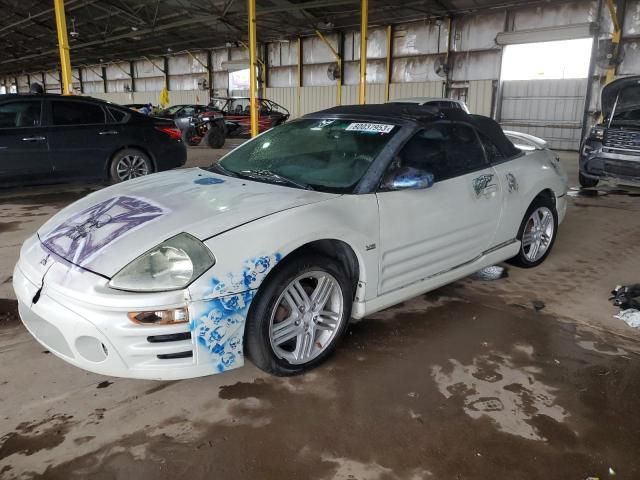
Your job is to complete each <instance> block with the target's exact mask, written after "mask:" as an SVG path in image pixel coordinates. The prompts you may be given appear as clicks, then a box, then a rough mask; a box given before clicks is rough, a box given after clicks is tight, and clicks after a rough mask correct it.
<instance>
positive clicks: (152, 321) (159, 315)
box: [127, 307, 189, 325]
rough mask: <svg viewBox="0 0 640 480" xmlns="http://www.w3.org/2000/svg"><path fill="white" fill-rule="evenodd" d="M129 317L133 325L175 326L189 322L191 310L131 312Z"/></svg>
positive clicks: (174, 309)
mask: <svg viewBox="0 0 640 480" xmlns="http://www.w3.org/2000/svg"><path fill="white" fill-rule="evenodd" d="M127 316H128V317H129V320H131V321H132V322H133V323H138V324H140V325H175V324H176V323H187V322H188V321H189V310H187V309H186V308H184V307H182V308H173V309H171V310H155V311H151V312H129V313H128V314H127Z"/></svg>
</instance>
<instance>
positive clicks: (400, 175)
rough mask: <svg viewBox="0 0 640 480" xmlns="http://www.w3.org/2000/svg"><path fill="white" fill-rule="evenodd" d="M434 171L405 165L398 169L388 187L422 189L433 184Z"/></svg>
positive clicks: (393, 188) (392, 188)
mask: <svg viewBox="0 0 640 480" xmlns="http://www.w3.org/2000/svg"><path fill="white" fill-rule="evenodd" d="M433 180H434V178H433V173H431V172H426V171H424V170H418V169H417V168H411V167H405V168H401V169H399V170H398V171H396V173H395V175H394V177H393V179H392V180H391V182H390V185H388V187H389V188H390V189H391V190H421V189H425V188H430V187H432V186H433Z"/></svg>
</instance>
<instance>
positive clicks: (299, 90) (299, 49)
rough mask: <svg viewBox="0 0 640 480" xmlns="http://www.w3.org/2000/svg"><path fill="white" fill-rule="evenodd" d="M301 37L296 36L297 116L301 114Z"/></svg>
mask: <svg viewBox="0 0 640 480" xmlns="http://www.w3.org/2000/svg"><path fill="white" fill-rule="evenodd" d="M301 102H302V38H301V37H298V104H297V109H296V111H297V115H296V117H299V116H301V115H302V105H301Z"/></svg>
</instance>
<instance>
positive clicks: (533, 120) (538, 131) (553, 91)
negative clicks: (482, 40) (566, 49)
mask: <svg viewBox="0 0 640 480" xmlns="http://www.w3.org/2000/svg"><path fill="white" fill-rule="evenodd" d="M586 92H587V79H586V78H584V79H571V80H566V79H558V80H512V81H507V82H504V83H503V86H502V112H501V121H500V123H501V124H502V126H503V127H504V128H508V129H510V130H519V131H521V132H525V133H529V134H531V135H535V136H537V137H541V138H544V139H545V140H547V141H548V142H549V144H550V146H551V148H556V149H560V150H576V149H577V148H578V146H579V144H580V140H581V132H582V117H583V115H584V102H585V96H586Z"/></svg>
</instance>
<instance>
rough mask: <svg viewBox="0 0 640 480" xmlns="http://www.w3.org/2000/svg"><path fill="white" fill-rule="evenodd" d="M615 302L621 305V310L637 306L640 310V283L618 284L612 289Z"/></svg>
mask: <svg viewBox="0 0 640 480" xmlns="http://www.w3.org/2000/svg"><path fill="white" fill-rule="evenodd" d="M611 295H613V296H612V297H610V298H609V300H613V304H614V305H615V306H616V307H620V310H627V309H629V308H635V309H636V310H640V283H635V284H633V285H618V286H617V287H616V288H614V289H613V290H612V291H611Z"/></svg>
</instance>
